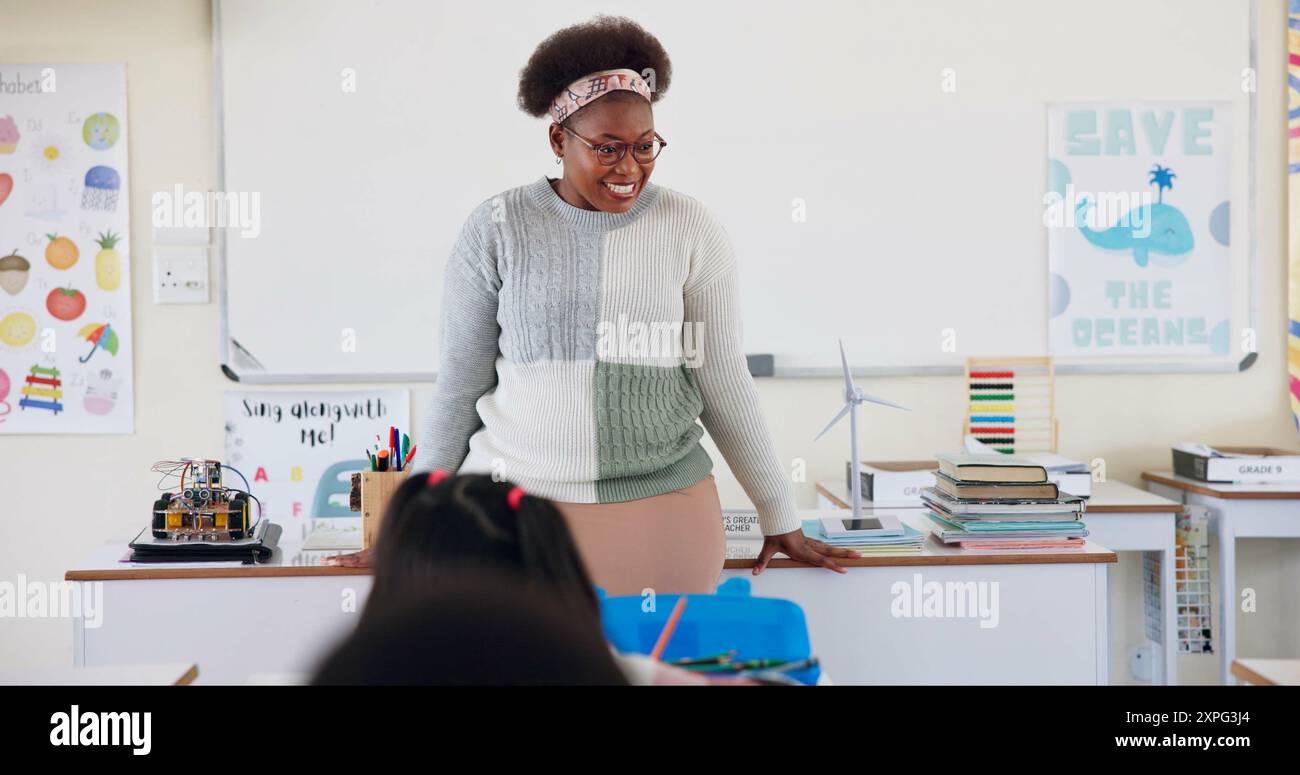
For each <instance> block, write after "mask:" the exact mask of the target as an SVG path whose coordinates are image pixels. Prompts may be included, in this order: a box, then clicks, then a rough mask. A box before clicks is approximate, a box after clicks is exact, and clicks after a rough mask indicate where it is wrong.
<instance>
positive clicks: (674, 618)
mask: <svg viewBox="0 0 1300 775" xmlns="http://www.w3.org/2000/svg"><path fill="white" fill-rule="evenodd" d="M684 610H686V595H682V596H681V597H679V598H677V605H675V606H673V612H672V613H671V614H668V621H667V622H665V623H664V628H663V629H662V630H660V632H659V640H657V641H655V647H654V649H652V650H651V651H650V658H651V659H653V660H655V661H659V660H660V659H663V655H664V649H666V648H668V641H670V640H672V639H673V632H674V631H675V630H676V629H677V622H678V620H679V619H681V618H682V611H684Z"/></svg>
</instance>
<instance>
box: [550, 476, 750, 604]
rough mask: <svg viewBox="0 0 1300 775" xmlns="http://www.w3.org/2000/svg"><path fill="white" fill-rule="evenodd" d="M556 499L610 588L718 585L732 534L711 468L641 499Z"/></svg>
mask: <svg viewBox="0 0 1300 775" xmlns="http://www.w3.org/2000/svg"><path fill="white" fill-rule="evenodd" d="M555 505H556V506H557V507H558V508H559V509H560V513H561V514H563V515H564V519H565V522H567V523H568V525H569V530H570V531H571V532H572V533H573V538H574V541H576V542H577V544H578V551H580V552H581V553H582V559H583V560H584V562H586V564H587V571H588V572H589V573H590V574H591V579H592V581H594V582H595V583H596V585H597V586H600V587H603V588H604V590H605V592H606V593H608V594H610V595H640V594H641V593H642V591H643V590H646V589H653V590H654V591H655V593H656V594H674V593H692V594H707V593H711V592H713V591H714V589H715V588H716V587H717V584H718V576H719V575H720V574H721V573H722V561H723V560H724V559H725V558H726V554H727V541H726V534H725V533H724V532H723V527H722V506H721V504H719V502H718V488H717V486H716V485H715V484H714V481H713V475H712V474H710V475H709V476H707V477H705V478H704V479H701V480H700V481H698V482H696V483H695V484H693V485H691V486H690V487H687V488H684V489H681V490H673V491H672V492H666V493H664V494H662V495H655V496H653V497H650V498H641V499H640V500H634V501H624V502H622V503H565V502H557V503H556V504H555Z"/></svg>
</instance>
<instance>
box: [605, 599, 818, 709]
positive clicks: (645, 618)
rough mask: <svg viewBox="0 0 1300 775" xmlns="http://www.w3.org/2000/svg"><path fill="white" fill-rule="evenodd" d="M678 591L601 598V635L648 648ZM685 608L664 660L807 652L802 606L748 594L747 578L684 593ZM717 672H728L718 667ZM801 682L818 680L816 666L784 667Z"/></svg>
mask: <svg viewBox="0 0 1300 775" xmlns="http://www.w3.org/2000/svg"><path fill="white" fill-rule="evenodd" d="M679 597H681V595H657V596H656V597H655V598H654V600H653V610H650V611H646V610H643V607H649V601H650V598H648V597H646V598H643V597H641V596H637V595H628V596H624V597H605V596H603V594H602V598H601V618H602V619H603V621H604V626H605V638H606V639H607V640H608V641H609V642H610V644H611V645H613V646H614V648H616V649H618V650H619V651H622V652H630V653H635V654H649V653H650V652H651V651H652V650H653V649H654V645H655V641H656V640H658V638H659V633H660V632H662V631H663V628H664V624H666V623H667V621H668V617H669V616H670V615H671V614H672V611H673V607H674V606H676V605H677V599H678V598H679ZM686 601H687V602H686V609H685V610H683V611H682V618H681V620H680V621H678V622H677V629H676V630H674V632H673V636H672V639H671V640H670V641H669V642H668V647H667V648H666V649H665V650H664V654H663V661H664V662H665V663H666V664H671V663H673V662H675V661H677V660H679V659H692V658H702V657H711V656H716V655H718V654H723V653H726V652H728V651H731V650H733V649H734V650H735V651H736V655H735V657H734V659H737V660H749V659H781V660H786V661H796V660H802V659H807V658H808V657H809V656H811V654H812V647H811V645H810V644H809V642H808V624H807V621H806V620H805V618H804V614H803V609H802V608H800V607H799V605H798V604H796V603H793V602H791V601H789V600H781V599H779V598H774V597H751V596H750V589H749V582H748V581H746V580H745V579H730V580H728V581H727V582H726V583H724V584H723V585H722V586H720V587H718V590H717V593H716V594H712V595H686ZM719 675H727V674H726V673H721V674H719ZM787 675H789V676H790V677H791V678H793V679H795V680H796V681H799V682H800V683H803V684H809V685H811V684H815V683H817V678H818V676H820V675H821V668H820V667H811V668H808V669H806V670H799V671H793V672H790V673H787Z"/></svg>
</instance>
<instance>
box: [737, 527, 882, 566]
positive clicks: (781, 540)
mask: <svg viewBox="0 0 1300 775" xmlns="http://www.w3.org/2000/svg"><path fill="white" fill-rule="evenodd" d="M777 552H782V553H783V554H785V556H787V557H789V558H790V559H792V560H795V561H796V562H804V563H808V564H809V565H817V566H820V567H822V568H825V569H826V570H833V571H835V572H836V573H847V572H848V571H846V570H844V568H842V567H840V565H839V563H837V562H835V561H834V560H832V559H831V558H832V557H857V556H859V555H858V553H857V552H855V551H853V550H851V549H843V548H839V547H835V546H827V545H826V544H824V543H822V542H821V541H814V540H813V539H811V538H809V537H808V536H806V535H804V534H803V531H802V530H791V531H790V532H789V533H782V534H781V535H774V536H766V537H764V538H763V550H762V551H761V552H759V553H758V562H756V563H754V575H755V576H757V575H758V574H760V573H762V572H763V571H764V570H766V569H767V563H768V560H771V559H772V555H774V554H776V553H777Z"/></svg>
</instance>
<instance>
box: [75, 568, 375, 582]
mask: <svg viewBox="0 0 1300 775" xmlns="http://www.w3.org/2000/svg"><path fill="white" fill-rule="evenodd" d="M369 574H370V569H369V568H337V567H334V566H332V565H290V566H284V565H265V566H264V565H248V566H240V567H238V568H165V567H162V568H96V569H91V570H70V571H68V572H66V573H64V574H63V580H64V581H130V580H135V579H142V580H155V579H156V580H162V579H247V578H267V577H274V576H285V577H289V576H366V575H369Z"/></svg>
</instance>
